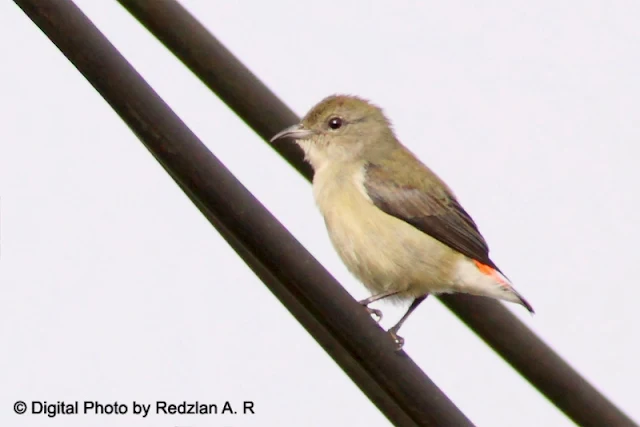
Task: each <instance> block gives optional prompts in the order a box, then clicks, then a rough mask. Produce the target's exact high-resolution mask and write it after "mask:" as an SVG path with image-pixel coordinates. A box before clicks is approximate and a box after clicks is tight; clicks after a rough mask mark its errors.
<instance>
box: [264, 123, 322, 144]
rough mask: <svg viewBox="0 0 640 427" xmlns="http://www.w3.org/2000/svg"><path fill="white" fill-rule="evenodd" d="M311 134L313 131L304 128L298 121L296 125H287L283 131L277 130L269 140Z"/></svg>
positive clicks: (303, 137)
mask: <svg viewBox="0 0 640 427" xmlns="http://www.w3.org/2000/svg"><path fill="white" fill-rule="evenodd" d="M313 134H314V132H313V131H311V130H308V129H305V128H304V127H303V126H302V125H301V124H300V123H298V124H297V125H293V126H289V127H288V128H286V129H284V130H283V131H281V132H278V133H277V134H276V135H275V136H274V137H273V138H271V140H270V141H269V142H274V141H276V140H278V139H282V138H292V139H305V138H308V137H310V136H311V135H313Z"/></svg>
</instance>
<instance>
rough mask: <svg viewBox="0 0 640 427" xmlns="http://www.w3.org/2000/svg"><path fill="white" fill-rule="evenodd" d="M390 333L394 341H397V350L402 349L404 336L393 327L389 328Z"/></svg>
mask: <svg viewBox="0 0 640 427" xmlns="http://www.w3.org/2000/svg"><path fill="white" fill-rule="evenodd" d="M389 335H391V338H393V341H394V342H395V343H396V351H400V350H402V347H404V338H402V337H401V336H400V335H398V333H397V332H396V331H394V330H393V329H389Z"/></svg>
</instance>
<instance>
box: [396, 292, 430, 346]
mask: <svg viewBox="0 0 640 427" xmlns="http://www.w3.org/2000/svg"><path fill="white" fill-rule="evenodd" d="M428 296H429V294H424V295H422V296H421V297H417V298H416V299H414V300H413V302H412V303H411V305H410V306H409V309H408V310H407V312H406V313H405V314H404V316H402V318H401V319H400V320H398V323H396V324H395V325H394V326H393V327H391V328H390V329H389V334H390V335H391V338H393V340H394V341H395V342H396V345H397V346H398V348H397V349H396V351H400V350H402V346H403V345H404V338H402V337H401V336H399V335H398V331H399V330H400V327H401V326H402V324H403V323H404V322H405V321H406V320H407V318H408V317H409V315H410V314H411V313H413V311H414V310H415V309H416V308H418V306H419V305H420V303H421V302H422V301H424V300H425V299H427V297H428Z"/></svg>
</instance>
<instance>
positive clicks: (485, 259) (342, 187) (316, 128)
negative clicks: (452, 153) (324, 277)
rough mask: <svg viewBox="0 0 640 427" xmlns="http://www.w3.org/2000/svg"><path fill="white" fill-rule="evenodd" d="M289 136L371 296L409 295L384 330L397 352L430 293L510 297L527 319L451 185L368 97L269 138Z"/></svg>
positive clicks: (332, 102) (319, 111)
mask: <svg viewBox="0 0 640 427" xmlns="http://www.w3.org/2000/svg"><path fill="white" fill-rule="evenodd" d="M281 138H292V139H293V140H294V141H295V142H296V143H297V144H298V145H299V146H300V147H301V148H302V149H303V151H304V154H305V160H306V161H308V162H309V163H310V164H311V166H312V167H313V170H314V177H313V193H314V196H315V200H316V204H317V205H318V207H319V209H320V211H321V213H322V215H323V217H324V221H325V224H326V227H327V230H328V232H329V236H330V239H331V242H332V244H333V246H334V247H335V249H336V251H337V252H338V254H339V256H340V258H341V259H342V261H343V262H344V263H345V265H346V266H347V268H348V270H349V271H350V272H351V273H352V274H353V275H355V276H356V277H357V278H358V279H359V280H360V281H361V282H362V283H363V284H364V285H365V286H366V287H367V288H368V289H369V291H371V292H372V296H371V297H369V298H366V299H364V300H362V301H360V303H361V304H362V305H363V306H364V307H366V309H367V310H368V312H369V313H371V314H373V315H375V316H376V317H377V318H378V321H379V320H380V319H381V318H382V313H381V312H380V311H379V310H376V309H372V308H370V307H369V304H371V303H372V302H374V301H378V300H381V299H383V298H389V297H391V298H399V299H402V300H408V299H411V300H412V302H411V305H410V306H409V308H408V310H407V311H406V313H405V314H404V315H403V316H402V318H401V319H400V320H399V321H398V323H397V324H396V325H394V326H393V327H391V328H390V329H389V331H388V332H389V333H390V335H391V337H392V338H393V339H394V340H395V342H396V345H397V348H398V349H401V348H402V346H403V345H404V339H403V338H402V337H400V336H399V335H398V331H399V330H400V327H401V326H402V324H403V323H404V322H405V321H406V320H407V318H408V317H409V315H410V314H411V313H412V312H413V311H414V310H415V309H416V308H417V307H418V306H419V305H420V303H421V302H422V301H424V300H425V299H426V298H427V296H428V295H429V294H441V293H453V292H461V293H466V294H472V295H480V296H485V297H491V298H496V299H501V300H505V301H511V302H515V303H519V304H521V305H523V306H524V307H525V308H526V309H527V310H529V311H530V312H531V313H533V308H532V307H531V305H530V304H529V303H528V302H527V301H526V300H525V299H524V298H523V297H522V296H521V295H520V294H519V293H518V292H517V291H516V290H515V289H514V288H513V286H512V284H511V282H510V281H509V279H507V278H506V277H505V276H504V275H503V274H502V272H501V271H500V270H499V269H498V267H497V266H496V264H494V262H493V261H491V259H490V258H489V248H488V246H487V243H486V242H485V240H484V238H483V237H482V235H481V234H480V232H479V231H478V227H477V225H476V223H475V222H474V221H473V219H471V217H470V216H469V214H468V213H467V212H466V211H465V210H464V209H463V208H462V206H461V205H460V203H459V202H458V200H457V198H456V197H455V195H454V194H453V192H452V191H451V190H450V189H449V187H448V186H447V185H446V184H445V183H444V182H443V181H442V180H441V179H440V178H439V177H438V176H437V175H436V174H435V173H434V172H432V171H431V170H430V169H429V168H428V167H427V166H425V165H424V164H423V163H421V162H420V160H418V159H417V158H416V157H415V156H414V155H413V154H412V153H411V152H410V151H409V150H408V149H407V148H406V147H405V146H403V145H402V144H401V143H400V141H398V139H397V138H396V136H395V134H394V132H393V129H392V127H391V123H390V122H389V120H388V119H387V118H386V117H385V115H384V113H383V112H382V110H381V109H380V108H379V107H377V106H375V105H373V104H372V103H370V102H369V101H367V100H365V99H362V98H359V97H355V96H347V95H333V96H330V97H328V98H325V99H324V100H322V101H321V102H320V103H318V104H317V105H315V106H314V107H313V108H312V109H311V110H310V111H309V112H308V113H307V115H306V116H305V117H304V118H303V119H302V121H301V122H300V123H299V124H296V125H293V126H291V127H289V128H287V129H284V130H283V131H282V132H280V133H278V134H277V135H275V136H274V137H273V138H272V139H271V142H274V141H276V140H279V139H281Z"/></svg>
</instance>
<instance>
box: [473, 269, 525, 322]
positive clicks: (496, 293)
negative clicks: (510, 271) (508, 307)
mask: <svg viewBox="0 0 640 427" xmlns="http://www.w3.org/2000/svg"><path fill="white" fill-rule="evenodd" d="M471 261H472V262H469V263H467V264H466V265H465V266H464V267H463V268H464V274H463V275H462V277H463V278H464V279H466V280H464V282H463V283H462V287H463V289H462V291H463V292H468V293H470V294H475V295H482V296H486V297H491V298H497V299H501V300H504V301H510V302H515V303H517V304H520V305H522V306H523V307H524V308H526V309H527V310H529V312H530V313H532V314H533V313H535V311H534V310H533V307H532V306H531V304H529V302H528V301H527V300H526V299H525V298H524V297H523V296H522V295H520V293H519V292H518V291H516V290H515V288H514V287H513V284H512V283H511V281H510V280H509V279H507V278H506V277H505V275H504V274H502V273H500V272H499V271H498V270H496V269H495V268H493V267H491V266H488V265H486V264H483V263H481V262H480V261H477V260H471ZM473 271H475V273H474V272H473Z"/></svg>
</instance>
